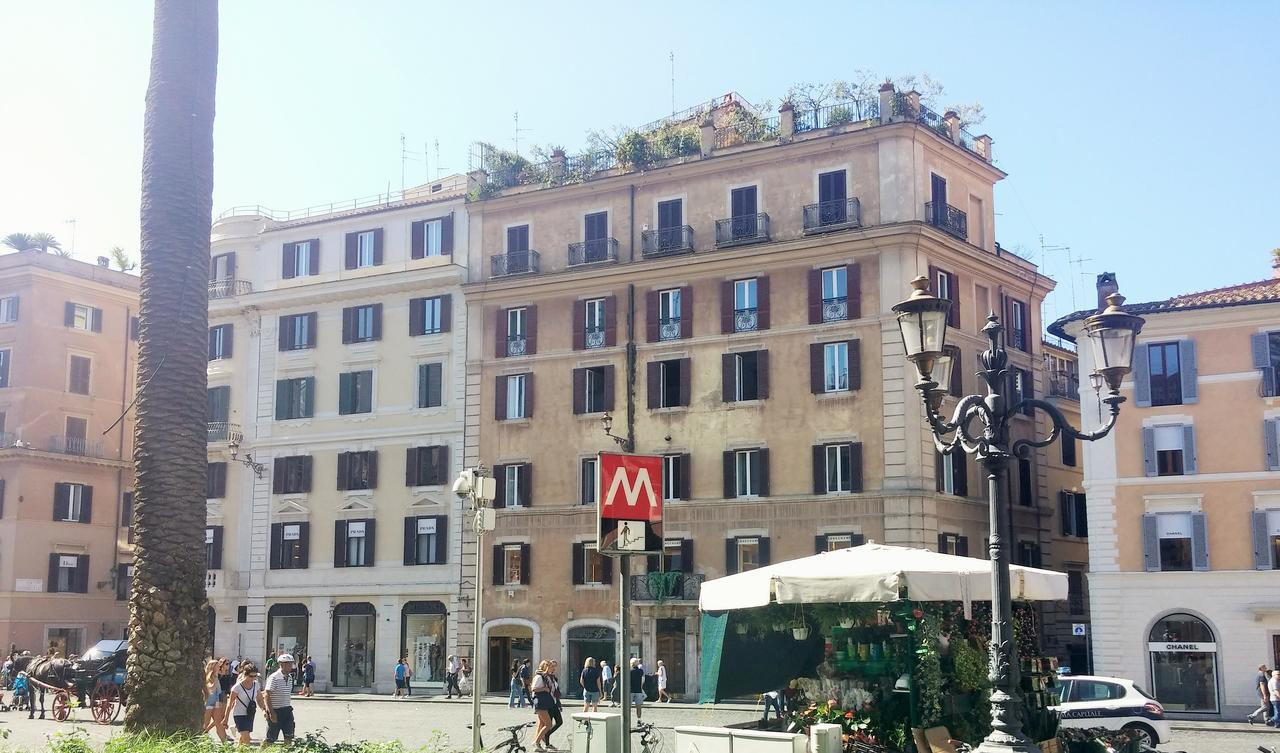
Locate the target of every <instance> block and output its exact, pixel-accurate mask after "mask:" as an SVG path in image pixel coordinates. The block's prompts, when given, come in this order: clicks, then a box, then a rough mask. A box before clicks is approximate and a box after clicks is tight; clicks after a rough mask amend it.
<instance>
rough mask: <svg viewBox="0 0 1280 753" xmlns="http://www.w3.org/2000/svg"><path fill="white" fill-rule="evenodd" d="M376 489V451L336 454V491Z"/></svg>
mask: <svg viewBox="0 0 1280 753" xmlns="http://www.w3.org/2000/svg"><path fill="white" fill-rule="evenodd" d="M377 488H378V452H377V450H364V451H361V452H340V453H338V491H363V490H366V489H377Z"/></svg>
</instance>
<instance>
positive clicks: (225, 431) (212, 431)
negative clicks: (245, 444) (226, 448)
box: [208, 421, 244, 443]
mask: <svg viewBox="0 0 1280 753" xmlns="http://www.w3.org/2000/svg"><path fill="white" fill-rule="evenodd" d="M242 439H244V433H243V432H241V431H240V424H233V423H228V422H226V421H210V422H209V439H208V441H209V442H227V443H231V442H236V443H239V442H240V441H241V440H242Z"/></svg>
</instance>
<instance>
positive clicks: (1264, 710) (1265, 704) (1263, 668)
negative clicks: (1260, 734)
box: [1244, 664, 1271, 725]
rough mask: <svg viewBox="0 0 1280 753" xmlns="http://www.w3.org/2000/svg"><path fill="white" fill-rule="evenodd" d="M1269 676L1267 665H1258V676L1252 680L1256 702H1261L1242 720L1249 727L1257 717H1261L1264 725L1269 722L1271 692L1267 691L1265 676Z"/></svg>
mask: <svg viewBox="0 0 1280 753" xmlns="http://www.w3.org/2000/svg"><path fill="white" fill-rule="evenodd" d="M1269 674H1270V673H1269V672H1268V671H1267V665H1265V664H1259V665H1258V674H1257V675H1255V676H1254V678H1253V690H1254V692H1255V693H1257V694H1258V700H1259V701H1261V705H1259V706H1258V708H1257V709H1255V710H1254V711H1253V713H1251V714H1249V715H1248V716H1246V717H1245V718H1244V720H1245V721H1246V722H1248V723H1249V724H1251V725H1252V724H1253V722H1254V720H1255V719H1257V718H1258V716H1259V715H1261V716H1262V721H1263V723H1264V724H1267V723H1270V722H1271V691H1269V690H1267V676H1268V675H1269Z"/></svg>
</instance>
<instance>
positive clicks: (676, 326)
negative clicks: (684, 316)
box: [658, 316, 680, 340]
mask: <svg viewBox="0 0 1280 753" xmlns="http://www.w3.org/2000/svg"><path fill="white" fill-rule="evenodd" d="M658 339H659V340H679V339H680V317H678V316H676V317H664V318H662V319H659V320H658Z"/></svg>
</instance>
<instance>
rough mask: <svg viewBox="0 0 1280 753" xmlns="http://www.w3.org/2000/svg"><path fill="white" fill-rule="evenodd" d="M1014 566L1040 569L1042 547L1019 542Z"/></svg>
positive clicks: (1028, 542)
mask: <svg viewBox="0 0 1280 753" xmlns="http://www.w3.org/2000/svg"><path fill="white" fill-rule="evenodd" d="M1013 554H1014V560H1013V561H1014V564H1015V565H1023V566H1024V567H1040V545H1039V544H1036V543H1034V542H1031V541H1019V542H1018V546H1017V547H1016V549H1015V550H1014V553H1013Z"/></svg>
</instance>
